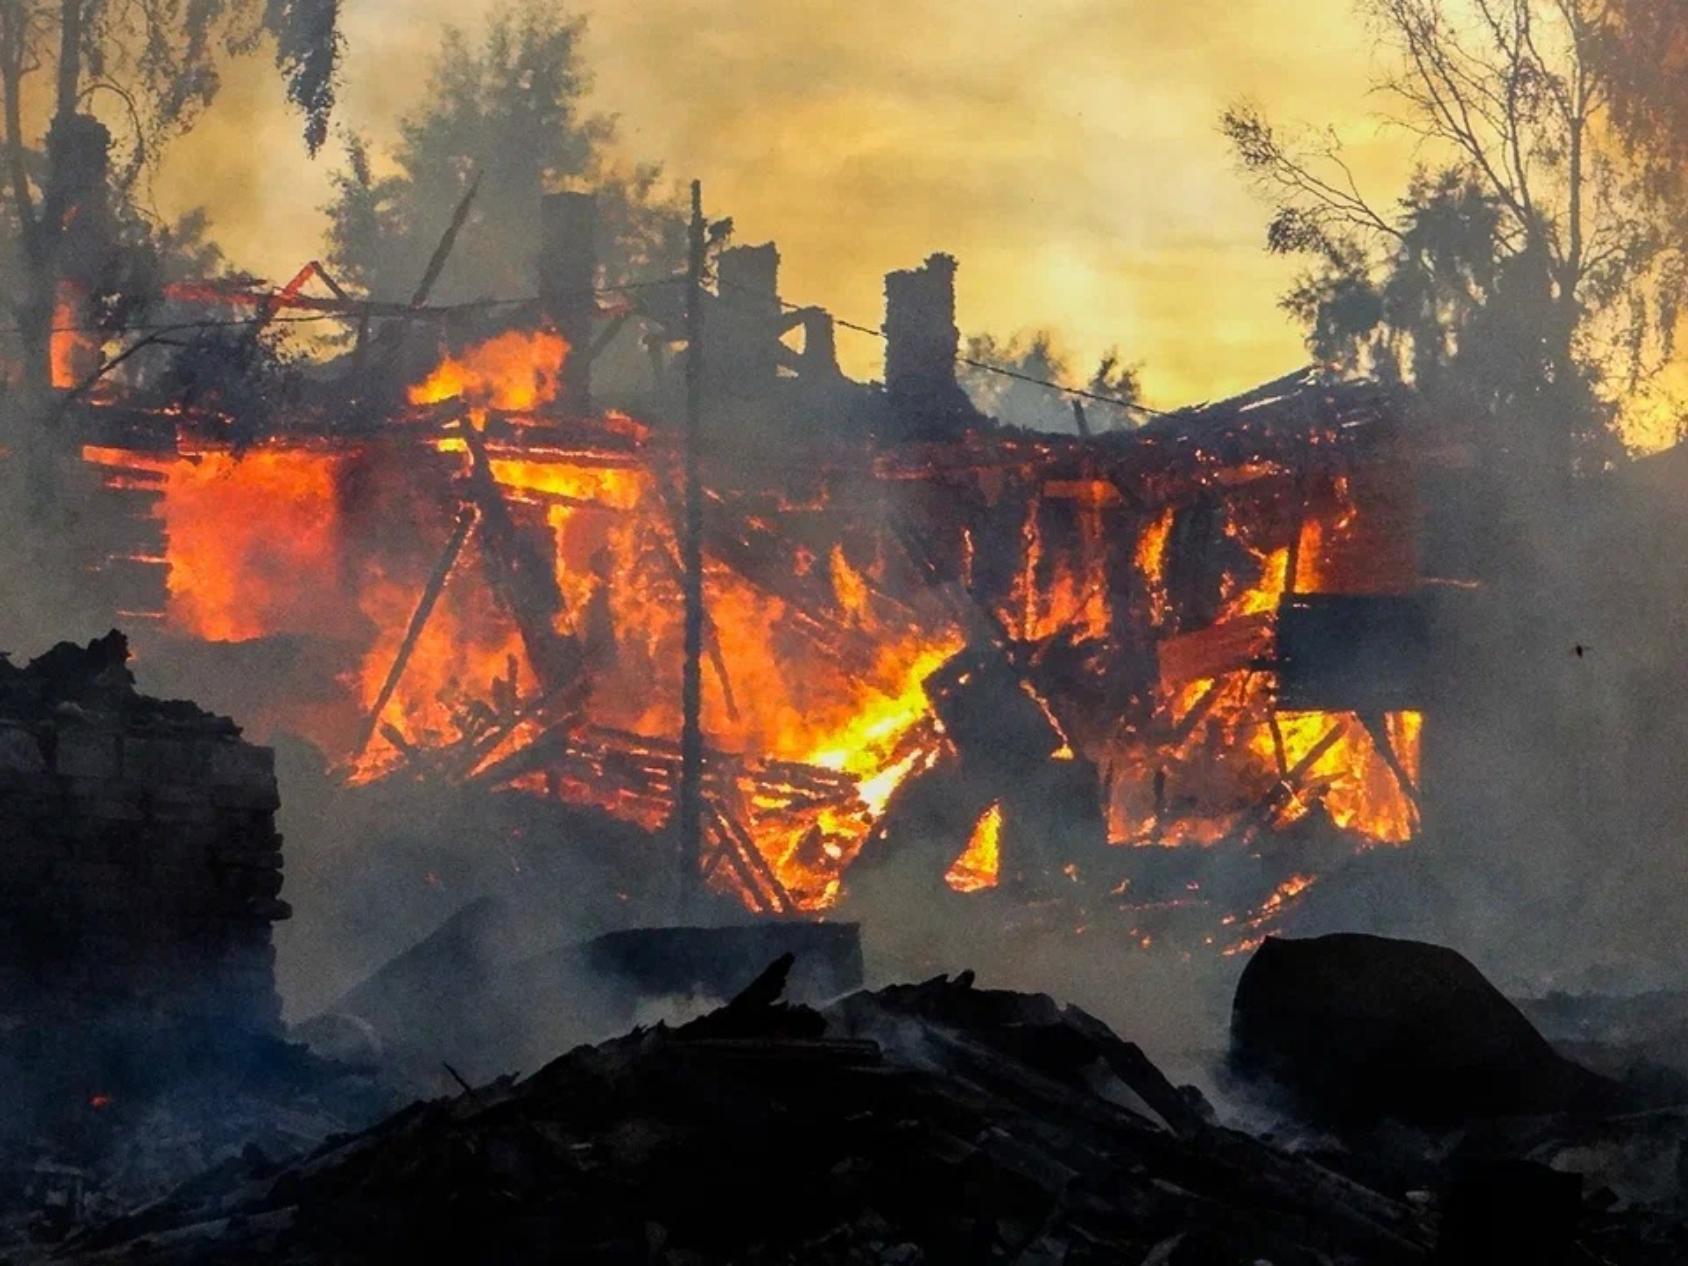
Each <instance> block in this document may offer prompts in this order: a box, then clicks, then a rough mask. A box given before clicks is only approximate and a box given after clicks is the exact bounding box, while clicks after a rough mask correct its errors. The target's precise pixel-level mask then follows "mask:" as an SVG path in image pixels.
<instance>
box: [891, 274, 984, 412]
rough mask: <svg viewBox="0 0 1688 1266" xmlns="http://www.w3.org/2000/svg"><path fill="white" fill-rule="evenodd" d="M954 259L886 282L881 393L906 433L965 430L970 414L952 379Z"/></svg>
mask: <svg viewBox="0 0 1688 1266" xmlns="http://www.w3.org/2000/svg"><path fill="white" fill-rule="evenodd" d="M955 269H956V262H955V257H954V256H952V255H942V254H938V255H929V256H927V257H926V262H925V263H923V264H922V265H921V266H920V267H919V268H910V269H904V270H902V271H899V272H893V273H887V274H886V276H885V389H886V392H887V394H888V395H889V396H890V399H891V406H892V408H893V410H894V411H895V413H896V415H897V417H898V418H899V420H900V422H901V425H902V426H903V427H904V429H906V430H909V431H911V432H916V433H930V432H934V431H938V430H943V429H947V428H951V427H954V426H960V425H965V424H966V423H967V422H968V421H969V420H971V419H972V418H973V417H974V410H973V407H972V405H971V404H970V402H969V401H968V399H967V396H966V393H965V392H963V391H962V390H961V387H960V385H959V384H958V383H957V382H956V377H955V358H956V355H957V354H958V353H959V352H960V350H961V331H960V330H959V329H958V328H957V327H956V324H955Z"/></svg>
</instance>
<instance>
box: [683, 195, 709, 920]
mask: <svg viewBox="0 0 1688 1266" xmlns="http://www.w3.org/2000/svg"><path fill="white" fill-rule="evenodd" d="M703 264H704V224H703V184H702V182H701V181H696V180H694V181H692V231H691V258H690V266H689V268H688V270H687V278H686V438H685V464H686V521H685V527H684V540H682V541H681V543H680V561H681V565H682V568H683V570H684V572H685V576H684V584H685V600H686V663H685V672H684V676H683V677H682V679H681V686H680V710H681V715H682V721H681V727H682V728H681V731H680V814H679V816H680V823H679V825H680V914H681V916H682V918H683V917H684V916H685V915H686V914H687V912H688V911H689V909H690V907H691V905H692V902H693V899H694V897H695V896H696V889H697V884H698V875H699V870H698V866H699V859H700V857H701V856H702V835H703V717H702V711H703V673H702V658H703V476H702V473H701V471H700V470H699V464H698V450H699V446H700V441H701V438H702V437H701V435H700V434H699V431H700V429H701V427H702V421H703Z"/></svg>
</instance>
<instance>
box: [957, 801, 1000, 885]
mask: <svg viewBox="0 0 1688 1266" xmlns="http://www.w3.org/2000/svg"><path fill="white" fill-rule="evenodd" d="M1001 843H1002V805H1001V803H1000V802H998V803H996V804H993V805H991V807H990V808H988V809H986V810H985V811H984V812H983V813H982V814H980V815H979V820H978V822H977V823H975V824H974V826H973V834H972V835H971V836H969V837H968V840H967V847H966V849H965V850H963V852H962V854H961V856H960V857H958V858H956V859H955V861H954V862H952V863H951V864H950V868H949V871H948V873H947V874H945V875H944V882H945V883H947V884H948V885H949V886H950V887H951V888H953V889H955V890H956V891H957V892H978V891H979V890H980V889H981V888H994V887H996V884H997V876H998V873H999V871H1000V869H1001V865H1002V853H1001Z"/></svg>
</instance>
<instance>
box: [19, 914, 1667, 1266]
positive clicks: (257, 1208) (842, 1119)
mask: <svg viewBox="0 0 1688 1266" xmlns="http://www.w3.org/2000/svg"><path fill="white" fill-rule="evenodd" d="M1282 949H1283V947H1282V946H1280V947H1279V950H1278V951H1273V952H1271V953H1268V954H1267V962H1268V965H1269V966H1270V960H1271V959H1272V958H1273V957H1276V956H1277V954H1278V953H1279V952H1280V951H1281V950H1282ZM1291 952H1292V953H1302V952H1305V953H1312V954H1316V955H1318V956H1319V957H1321V958H1322V959H1324V960H1325V961H1326V963H1327V965H1328V964H1330V963H1332V962H1335V963H1337V964H1338V968H1337V969H1345V970H1347V971H1349V972H1366V971H1371V970H1375V971H1377V972H1378V973H1379V975H1378V976H1377V977H1376V979H1377V980H1378V981H1379V982H1380V983H1382V984H1384V985H1385V986H1394V985H1399V984H1400V983H1401V981H1402V980H1403V979H1405V980H1406V981H1407V983H1409V984H1411V985H1412V989H1411V990H1410V991H1409V993H1410V998H1411V1001H1413V1002H1414V1003H1415V1004H1416V1005H1417V1006H1418V1007H1420V1008H1421V1009H1422V1010H1423V1011H1424V1012H1425V1014H1428V1015H1443V1016H1446V1015H1449V1014H1452V1013H1454V1012H1455V1011H1457V1010H1459V1009H1460V1008H1461V1007H1462V1006H1465V1005H1467V1004H1468V1002H1469V999H1470V998H1471V997H1472V996H1473V994H1474V992H1475V993H1477V994H1484V993H1485V991H1486V990H1487V989H1488V986H1487V984H1486V982H1483V981H1482V980H1481V977H1479V976H1476V973H1475V972H1474V971H1473V972H1471V973H1470V974H1469V976H1467V975H1466V974H1465V973H1463V972H1461V971H1456V970H1446V969H1444V970H1439V971H1438V970H1428V971H1423V972H1420V973H1419V974H1418V975H1416V976H1414V975H1413V974H1412V973H1411V972H1410V971H1409V972H1408V974H1407V976H1406V977H1405V978H1403V977H1401V976H1400V975H1399V974H1398V969H1400V968H1401V967H1402V966H1403V964H1404V965H1406V966H1408V967H1409V968H1410V967H1412V966H1414V965H1417V966H1420V967H1422V966H1423V965H1424V964H1425V963H1427V962H1428V963H1431V964H1433V965H1440V966H1442V967H1443V968H1446V967H1447V966H1448V965H1449V964H1450V962H1451V961H1452V960H1457V956H1456V955H1452V954H1451V951H1446V950H1442V949H1440V948H1439V947H1434V946H1427V945H1398V946H1396V947H1395V948H1393V949H1391V950H1389V951H1388V953H1387V954H1381V953H1380V951H1379V948H1378V947H1377V946H1373V945H1364V944H1361V943H1360V942H1358V941H1355V940H1352V939H1337V940H1327V941H1326V942H1325V943H1323V944H1316V945H1314V946H1313V948H1312V949H1311V950H1308V949H1307V947H1305V946H1302V947H1299V948H1297V947H1291ZM792 962H793V960H792V958H791V957H790V956H789V955H787V956H785V957H782V958H781V959H779V960H777V961H776V962H775V963H773V964H772V965H771V966H770V967H769V968H768V969H767V970H765V971H764V972H763V973H762V974H761V975H759V976H758V977H757V978H756V979H755V980H753V981H752V982H751V983H750V984H749V985H748V986H747V987H746V988H745V989H744V990H743V991H742V992H741V993H740V994H739V995H738V996H736V997H735V998H734V999H733V1000H732V1001H731V1002H729V1003H727V1004H726V1005H724V1006H722V1007H719V1008H717V1009H715V1010H713V1011H711V1012H709V1013H708V1014H706V1015H704V1016H702V1017H700V1018H697V1019H694V1020H691V1021H689V1022H686V1023H683V1024H679V1025H677V1026H670V1025H667V1024H661V1023H659V1024H656V1025H653V1026H651V1027H648V1028H637V1029H634V1030H633V1031H632V1032H630V1033H628V1034H626V1035H624V1036H622V1037H618V1038H615V1039H612V1040H609V1041H606V1042H603V1043H600V1044H597V1045H585V1046H580V1047H577V1048H576V1049H574V1050H572V1051H570V1052H569V1053H567V1054H566V1055H563V1056H562V1057H560V1058H558V1059H555V1060H553V1061H552V1062H550V1063H549V1064H547V1065H546V1066H545V1067H543V1068H541V1069H540V1070H539V1071H538V1072H536V1073H534V1074H533V1075H532V1076H529V1077H526V1078H521V1079H518V1078H516V1077H514V1076H503V1077H498V1078H495V1079H492V1080H490V1081H486V1082H479V1081H476V1082H471V1081H470V1080H468V1079H466V1078H463V1077H461V1076H460V1075H459V1073H458V1071H457V1070H455V1069H447V1070H445V1071H446V1073H447V1075H448V1076H449V1077H451V1078H452V1079H453V1083H454V1084H452V1086H451V1088H450V1090H449V1091H448V1092H447V1093H446V1094H444V1095H443V1096H442V1097H438V1098H433V1099H429V1100H427V1101H424V1102H419V1103H416V1104H413V1105H412V1106H410V1107H409V1108H406V1109H405V1110H403V1111H402V1112H399V1113H398V1114H396V1115H394V1116H392V1117H389V1118H388V1119H387V1120H385V1121H383V1122H381V1123H380V1124H378V1125H375V1126H373V1127H371V1128H369V1129H367V1130H364V1131H362V1132H359V1133H357V1134H355V1135H349V1136H343V1137H340V1138H336V1139H331V1140H329V1141H327V1142H325V1143H324V1144H323V1145H322V1146H320V1147H318V1148H317V1149H315V1150H314V1151H313V1152H310V1153H309V1154H306V1155H302V1156H299V1157H298V1158H296V1159H293V1160H278V1159H274V1158H272V1157H271V1156H270V1155H268V1154H265V1153H262V1152H258V1151H253V1152H249V1153H248V1154H246V1155H244V1156H241V1157H239V1158H235V1159H231V1160H229V1161H227V1162H226V1163H223V1164H221V1165H219V1166H217V1167H215V1168H213V1169H211V1170H209V1171H207V1172H206V1173H204V1174H202V1175H200V1176H199V1177H197V1178H195V1179H194V1180H192V1181H190V1182H188V1183H186V1184H184V1185H183V1186H181V1187H180V1188H178V1189H177V1190H176V1191H175V1192H173V1193H172V1194H171V1195H170V1196H168V1197H167V1198H165V1199H163V1200H160V1201H158V1202H156V1203H154V1204H153V1205H151V1206H149V1207H147V1208H144V1209H140V1210H138V1211H135V1212H133V1213H131V1214H128V1215H126V1216H123V1217H119V1218H115V1219H110V1220H107V1221H104V1222H103V1223H100V1224H98V1225H90V1226H86V1227H84V1228H81V1229H79V1230H78V1231H77V1232H76V1233H75V1234H74V1235H72V1236H70V1237H68V1238H67V1239H66V1240H65V1241H64V1242H63V1243H62V1244H60V1245H59V1246H58V1247H57V1248H56V1249H55V1250H54V1251H53V1253H52V1257H51V1260H56V1261H70V1262H96V1261H112V1262H115V1261H145V1262H154V1263H210V1262H234V1261H272V1262H288V1263H300V1264H310V1263H318V1262H353V1261H370V1260H392V1259H393V1258H395V1257H398V1258H405V1257H412V1258H421V1259H427V1260H439V1259H441V1258H442V1257H443V1258H445V1259H452V1260H496V1261H527V1260H551V1259H565V1258H566V1259H567V1260H571V1261H605V1262H611V1261H614V1262H623V1261H642V1262H655V1263H664V1264H668V1266H679V1264H681V1263H685V1264H687V1266H706V1264H708V1263H716V1262H719V1263H728V1262H732V1263H759V1262H767V1263H775V1262H777V1263H796V1262H803V1263H832V1262H838V1263H870V1262H871V1263H885V1262H896V1263H905V1264H909V1263H923V1262H924V1263H937V1262H951V1261H980V1262H985V1261H1003V1262H1008V1261H1017V1262H1026V1261H1037V1262H1058V1263H1070V1264H1072V1266H1080V1264H1081V1263H1102V1262H1109V1263H1112V1262H1120V1261H1125V1262H1156V1263H1161V1264H1162V1266H1194V1264H1197V1263H1203V1264H1212V1266H1233V1264H1234V1266H1254V1264H1255V1263H1258V1262H1261V1261H1270V1262H1273V1263H1284V1264H1287V1266H1314V1264H1315V1263H1324V1264H1341V1266H1362V1264H1364V1266H1389V1264H1391V1263H1431V1262H1436V1263H1455V1264H1459V1263H1473V1264H1475V1263H1483V1264H1484V1266H1495V1264H1496V1263H1512V1262H1517V1263H1524V1262H1529V1263H1531V1266H1540V1264H1546V1266H1555V1264H1561V1263H1562V1264H1565V1266H1570V1264H1572V1263H1577V1264H1582V1263H1592V1262H1605V1263H1608V1264H1610V1266H1655V1264H1657V1266H1663V1264H1664V1263H1668V1262H1676V1261H1680V1260H1681V1256H1680V1255H1681V1252H1682V1250H1683V1248H1684V1246H1685V1245H1688V1230H1685V1227H1684V1223H1683V1219H1682V1217H1681V1210H1682V1206H1683V1203H1684V1200H1685V1195H1688V1192H1685V1189H1684V1184H1683V1180H1682V1178H1681V1177H1680V1174H1681V1172H1682V1171H1681V1168H1680V1165H1679V1163H1678V1162H1677V1161H1676V1160H1675V1159H1674V1158H1676V1157H1679V1156H1680V1155H1682V1152H1683V1149H1684V1148H1685V1147H1688V1109H1684V1108H1682V1107H1671V1106H1665V1107H1660V1106H1649V1105H1648V1104H1647V1103H1646V1102H1645V1101H1644V1099H1635V1098H1632V1099H1630V1100H1628V1101H1626V1102H1622V1103H1617V1102H1614V1103H1613V1104H1612V1105H1611V1108H1612V1110H1610V1111H1606V1112H1590V1111H1587V1110H1582V1111H1562V1110H1557V1107H1556V1108H1555V1110H1552V1111H1543V1112H1537V1113H1535V1114H1533V1115H1513V1116H1510V1117H1504V1118H1500V1117H1492V1116H1490V1117H1488V1119H1479V1118H1480V1117H1483V1116H1486V1115H1487V1114H1485V1113H1484V1112H1483V1111H1482V1110H1481V1105H1480V1103H1478V1102H1477V1101H1475V1100H1471V1099H1461V1098H1460V1097H1459V1096H1458V1095H1457V1094H1456V1093H1453V1092H1452V1091H1450V1096H1449V1099H1448V1104H1447V1110H1446V1111H1445V1112H1444V1113H1443V1114H1441V1117H1440V1120H1441V1124H1440V1125H1439V1126H1437V1127H1436V1128H1435V1129H1434V1130H1429V1129H1413V1128H1409V1127H1407V1126H1405V1125H1403V1124H1400V1123H1395V1124H1393V1125H1390V1124H1388V1123H1387V1122H1383V1121H1378V1120H1371V1121H1367V1122H1365V1123H1359V1122H1356V1121H1354V1120H1350V1121H1348V1123H1347V1124H1345V1125H1343V1126H1341V1127H1339V1128H1338V1129H1337V1130H1336V1131H1335V1132H1331V1131H1328V1130H1318V1129H1314V1130H1309V1129H1307V1128H1306V1127H1304V1126H1298V1125H1297V1124H1296V1123H1295V1122H1294V1120H1293V1119H1292V1118H1289V1117H1284V1118H1282V1119H1281V1121H1280V1124H1279V1125H1278V1126H1277V1127H1276V1128H1274V1129H1273V1130H1272V1131H1270V1132H1268V1133H1266V1134H1264V1135H1260V1136H1255V1135H1251V1134H1249V1133H1246V1132H1243V1131H1242V1130H1239V1129H1237V1128H1235V1126H1234V1125H1231V1124H1228V1123H1227V1119H1229V1118H1232V1117H1233V1115H1234V1112H1235V1110H1236V1103H1234V1102H1233V1103H1232V1104H1230V1105H1228V1106H1225V1107H1222V1108H1218V1109H1216V1108H1215V1107H1214V1106H1213V1105H1212V1104H1211V1103H1210V1102H1209V1100H1208V1099H1207V1098H1205V1097H1204V1096H1203V1095H1202V1093H1201V1092H1200V1091H1198V1090H1197V1089H1195V1088H1194V1087H1192V1086H1179V1085H1175V1084H1174V1083H1173V1082H1172V1081H1170V1080H1169V1079H1168V1078H1167V1077H1166V1076H1164V1075H1163V1074H1162V1073H1161V1071H1160V1070H1159V1069H1158V1068H1157V1067H1156V1065H1155V1064H1154V1063H1153V1062H1152V1061H1151V1060H1150V1059H1149V1058H1148V1057H1147V1056H1146V1055H1145V1054H1144V1053H1143V1052H1142V1050H1141V1049H1140V1048H1139V1047H1137V1046H1135V1045H1134V1044H1132V1043H1131V1042H1129V1041H1127V1040H1125V1039H1124V1038H1122V1037H1120V1036H1119V1035H1117V1034H1116V1033H1115V1032H1114V1031H1113V1030H1111V1029H1110V1028H1109V1027H1108V1026H1106V1025H1105V1024H1103V1023H1102V1022H1101V1021H1099V1020H1097V1019H1095V1018H1094V1017H1092V1016H1091V1015H1089V1014H1087V1013H1086V1012H1084V1011H1082V1010H1080V1009H1079V1008H1077V1007H1074V1006H1070V1005H1067V1006H1063V1005H1061V1004H1060V1003H1058V1002H1056V1001H1055V1000H1054V999H1052V998H1050V997H1049V996H1048V995H1044V994H1036V993H1017V992H1012V991H1006V990H999V989H988V988H981V987H979V986H977V985H976V983H975V981H974V979H973V976H972V973H962V974H960V975H957V976H953V977H949V976H940V977H935V978H933V979H931V980H928V981H926V982H924V983H921V984H905V985H892V986H888V987H885V988H881V989H876V990H858V991H856V992H854V993H851V994H848V995H846V996H845V997H843V998H840V999H838V1000H836V1001H834V1002H831V1003H828V1004H824V1005H819V1006H811V1005H805V1004H801V1003H792V1002H788V1001H786V1000H785V999H784V997H783V992H784V987H785V983H786V980H787V978H788V976H789V974H790V972H791V969H792ZM1344 962H1345V963H1346V966H1345V967H1343V963H1344ZM1380 964H1381V966H1380ZM1270 969H1271V970H1273V971H1277V970H1279V969H1278V968H1277V967H1271V968H1270ZM1472 978H1475V979H1472ZM1514 1015H1516V1013H1514ZM1518 1020H1519V1021H1520V1022H1522V1017H1518ZM1301 1021H1302V1022H1303V1023H1315V1022H1314V1021H1310V1020H1307V1018H1306V1017H1302V1018H1301ZM1316 1023H1317V1024H1318V1026H1319V1031H1320V1034H1321V1036H1322V1037H1323V1039H1324V1040H1325V1042H1326V1043H1327V1044H1329V1045H1330V1046H1332V1047H1346V1046H1350V1045H1352V1046H1356V1047H1364V1046H1365V1044H1366V1043H1367V1042H1368V1041H1370V1040H1372V1039H1373V1037H1374V1035H1375V1032H1374V1031H1375V1028H1376V1026H1375V1024H1374V1023H1373V1021H1372V1019H1371V1018H1369V1017H1367V1016H1365V1015H1361V1014H1358V1013H1355V1012H1353V1011H1352V1009H1350V1012H1349V1013H1348V1014H1346V1015H1333V1016H1329V1017H1325V1018H1324V1019H1321V1020H1319V1021H1317V1022H1316ZM1478 1027H1479V1030H1480V1029H1481V1026H1478ZM1523 1030H1524V1031H1525V1032H1527V1033H1528V1034H1529V1035H1532V1036H1533V1035H1534V1034H1535V1031H1534V1030H1533V1029H1532V1028H1530V1026H1529V1025H1528V1024H1527V1023H1523ZM1484 1039H1485V1035H1484V1034H1483V1033H1482V1032H1481V1031H1478V1032H1476V1033H1474V1034H1468V1035H1467V1041H1468V1043H1469V1048H1470V1049H1471V1050H1472V1051H1474V1052H1477V1055H1478V1057H1480V1056H1481V1054H1482V1052H1483V1049H1484V1047H1485V1045H1486V1043H1485V1040H1484ZM1537 1040H1539V1038H1537ZM1457 1041H1458V1037H1457V1035H1451V1036H1449V1037H1448V1038H1447V1039H1446V1045H1449V1046H1451V1045H1453V1044H1455V1043H1457ZM1476 1062H1477V1061H1476V1059H1474V1061H1473V1063H1474V1066H1475V1064H1476ZM1378 1071H1379V1075H1380V1076H1386V1075H1389V1074H1390V1071H1391V1070H1390V1069H1389V1068H1388V1067H1386V1066H1382V1065H1380V1067H1379V1070H1378ZM1471 1076H1472V1078H1473V1079H1474V1080H1478V1081H1480V1080H1481V1078H1482V1070H1481V1068H1480V1067H1479V1068H1476V1070H1475V1071H1474V1072H1473V1073H1472V1074H1471ZM1677 1101H1678V1102H1679V1103H1681V1102H1688V1088H1683V1087H1679V1095H1678V1100H1677Z"/></svg>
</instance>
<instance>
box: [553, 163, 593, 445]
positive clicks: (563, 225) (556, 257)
mask: <svg viewBox="0 0 1688 1266" xmlns="http://www.w3.org/2000/svg"><path fill="white" fill-rule="evenodd" d="M542 209H543V213H544V214H543V219H544V225H543V230H542V232H543V236H542V240H541V243H540V254H539V299H540V304H541V306H542V307H543V308H544V309H545V314H546V315H547V316H548V317H550V318H551V322H552V324H554V325H555V326H556V327H557V333H559V334H561V335H562V336H563V338H564V340H565V341H566V342H567V343H568V345H569V351H568V358H567V359H566V360H564V362H563V382H562V392H561V399H560V401H559V403H560V404H561V405H562V407H563V409H564V411H565V412H567V413H569V414H572V415H574V416H576V417H580V416H584V415H586V414H588V413H590V412H591V411H592V357H591V356H590V355H589V354H588V349H589V348H590V347H591V345H592V320H593V318H594V317H595V316H597V312H598V297H597V294H596V291H595V287H596V285H597V281H598V276H597V274H598V254H597V245H596V237H597V230H598V204H597V201H596V200H595V199H594V198H593V196H592V195H591V194H589V193H552V194H546V195H545V198H544V201H543V204H542Z"/></svg>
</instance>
